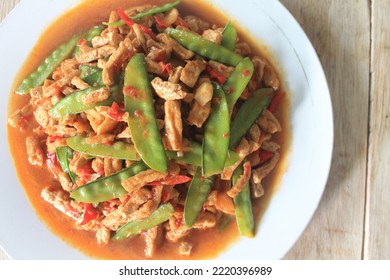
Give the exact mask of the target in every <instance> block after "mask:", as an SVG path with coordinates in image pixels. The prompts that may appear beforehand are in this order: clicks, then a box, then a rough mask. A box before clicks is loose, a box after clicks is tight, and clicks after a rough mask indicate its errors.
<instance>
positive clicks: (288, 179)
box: [0, 0, 333, 260]
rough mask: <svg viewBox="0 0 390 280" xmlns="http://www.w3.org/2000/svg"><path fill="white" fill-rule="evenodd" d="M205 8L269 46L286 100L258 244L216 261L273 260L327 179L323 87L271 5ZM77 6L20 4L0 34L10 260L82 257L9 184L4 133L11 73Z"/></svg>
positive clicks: (295, 29) (4, 218)
mask: <svg viewBox="0 0 390 280" xmlns="http://www.w3.org/2000/svg"><path fill="white" fill-rule="evenodd" d="M210 1H211V3H213V4H214V5H215V6H217V7H221V9H222V10H224V11H225V12H226V13H227V14H230V15H231V17H232V18H233V19H235V20H236V21H237V22H239V23H240V24H241V25H242V26H243V27H245V28H247V29H248V30H250V33H251V34H252V35H253V36H254V37H255V38H258V39H260V41H261V42H263V43H265V45H266V46H268V47H269V50H270V51H271V54H272V56H273V57H274V58H276V62H277V64H278V66H280V68H281V69H282V71H283V73H284V77H285V81H284V84H285V86H286V88H288V89H289V91H290V93H291V123H292V147H291V151H292V152H291V154H290V159H289V166H288V170H287V172H286V173H285V174H284V176H283V178H282V182H281V186H280V188H279V191H278V192H277V193H276V194H275V195H274V197H273V198H272V200H271V203H270V205H269V207H268V210H267V211H266V213H265V215H264V216H263V218H262V220H261V223H260V225H259V229H260V230H259V232H258V234H257V237H256V238H255V239H242V240H241V241H240V242H238V243H236V244H235V245H233V246H232V247H231V248H230V249H229V250H228V251H226V252H225V253H223V254H222V255H221V256H220V259H237V258H238V257H237V256H240V257H239V258H240V259H252V260H253V259H280V258H282V257H283V256H284V255H285V254H286V253H287V252H288V250H289V249H290V248H291V247H292V245H293V244H294V243H295V241H296V240H297V239H298V238H299V236H300V235H301V234H302V232H303V230H304V229H305V227H306V226H307V224H308V222H309V221H310V219H311V217H312V215H313V213H314V211H315V210H316V208H317V206H318V203H319V201H320V198H321V195H322V192H323V190H324V187H325V184H326V180H327V177H328V172H329V168H330V162H331V155H332V147H333V116H332V107H331V101H330V96H329V90H328V86H327V83H326V79H325V76H324V73H323V70H322V68H321V65H320V62H319V60H318V58H317V55H316V53H315V51H314V49H313V47H312V45H311V44H310V42H309V40H308V38H307V37H306V35H305V34H304V32H303V31H302V29H301V28H300V26H299V25H298V24H297V22H296V21H295V20H294V18H293V17H292V16H291V15H290V13H289V12H288V11H287V10H286V9H285V8H284V7H283V6H282V5H281V4H280V3H279V2H278V1H276V0H257V1H249V0H247V1H244V0H242V1H236V0H229V1H227V0H210ZM77 2H78V0H62V1H52V0H35V1H27V0H24V1H21V3H20V4H19V5H18V6H17V7H16V8H15V9H14V10H13V11H12V12H11V13H10V14H9V16H8V17H7V18H6V19H5V20H4V22H3V23H2V24H1V27H0V42H1V44H0V54H1V55H0V88H1V92H2V94H1V95H0V106H1V107H0V111H1V121H0V137H1V138H0V139H1V146H0V160H1V164H0V167H1V168H0V170H1V181H2V182H1V185H0V223H1V227H0V244H1V246H2V247H3V249H4V250H5V251H6V252H7V254H8V255H9V256H10V257H11V258H13V259H85V258H86V257H85V256H84V255H82V254H81V253H80V252H79V251H77V250H75V249H73V248H72V247H69V246H68V245H67V244H66V243H64V242H63V241H61V240H60V239H59V238H58V237H57V236H55V235H53V234H52V233H51V232H50V231H49V230H48V229H47V227H46V226H45V224H44V223H43V222H42V221H40V220H39V219H38V218H37V216H36V215H35V212H34V211H33V210H32V208H31V206H30V204H29V202H28V200H27V198H26V196H25V194H24V191H23V189H22V187H21V186H20V184H19V182H18V180H17V178H16V174H15V170H14V167H13V165H12V160H11V155H10V153H9V150H8V144H7V132H6V119H7V104H8V93H9V92H10V89H11V85H12V82H13V80H14V77H15V75H16V73H17V71H18V70H19V69H20V67H21V66H22V64H23V62H24V60H25V58H26V57H27V55H28V53H29V51H30V49H31V47H32V46H33V45H34V44H35V42H36V40H37V38H38V37H39V35H40V34H41V33H42V32H43V30H44V29H45V28H46V27H47V26H48V25H49V24H50V23H51V22H52V21H53V20H54V19H55V18H57V17H58V16H59V15H60V14H61V13H62V12H63V11H64V10H66V9H69V8H71V7H73V6H74V5H76V4H77ZM244 3H245V4H244ZM47 11H50V12H47ZM21 19H23V20H21ZM26 23H28V25H27V26H26Z"/></svg>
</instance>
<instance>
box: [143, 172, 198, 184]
mask: <svg viewBox="0 0 390 280" xmlns="http://www.w3.org/2000/svg"><path fill="white" fill-rule="evenodd" d="M191 180H192V178H191V177H188V176H185V175H172V176H170V175H169V176H167V177H166V178H164V179H162V180H158V181H154V182H150V183H148V185H149V186H159V185H169V186H173V185H179V184H184V183H187V182H189V181H191Z"/></svg>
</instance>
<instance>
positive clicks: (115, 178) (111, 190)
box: [70, 162, 148, 203]
mask: <svg viewBox="0 0 390 280" xmlns="http://www.w3.org/2000/svg"><path fill="white" fill-rule="evenodd" d="M146 169H148V167H147V166H146V164H144V163H143V162H139V163H136V164H134V165H132V166H130V167H129V168H126V169H123V170H121V171H119V172H118V173H115V174H113V175H110V176H107V177H103V178H100V179H98V180H96V181H92V182H89V183H87V184H85V185H83V186H80V187H79V188H77V189H75V190H74V191H72V192H71V193H70V197H71V198H73V199H75V200H77V201H79V202H84V203H99V202H102V201H107V200H111V199H114V198H119V197H121V196H123V195H125V194H127V191H126V190H125V189H124V188H123V187H122V182H123V181H124V180H126V179H127V178H130V177H131V176H134V175H135V174H137V173H139V172H141V171H144V170H146Z"/></svg>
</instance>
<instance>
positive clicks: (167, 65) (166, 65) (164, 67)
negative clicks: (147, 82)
mask: <svg viewBox="0 0 390 280" xmlns="http://www.w3.org/2000/svg"><path fill="white" fill-rule="evenodd" d="M159 64H160V66H161V72H162V73H164V72H166V73H167V74H168V75H171V74H172V72H173V66H172V64H171V63H164V62H162V61H161V62H160V63H159Z"/></svg>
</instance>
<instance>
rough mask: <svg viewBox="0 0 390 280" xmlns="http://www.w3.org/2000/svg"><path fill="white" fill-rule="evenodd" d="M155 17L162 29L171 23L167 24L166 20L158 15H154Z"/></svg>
mask: <svg viewBox="0 0 390 280" xmlns="http://www.w3.org/2000/svg"><path fill="white" fill-rule="evenodd" d="M153 18H154V20H155V21H156V23H157V25H158V27H160V28H161V29H167V28H168V27H169V25H168V24H166V23H165V21H164V20H162V19H161V18H159V17H158V16H154V17H153Z"/></svg>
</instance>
